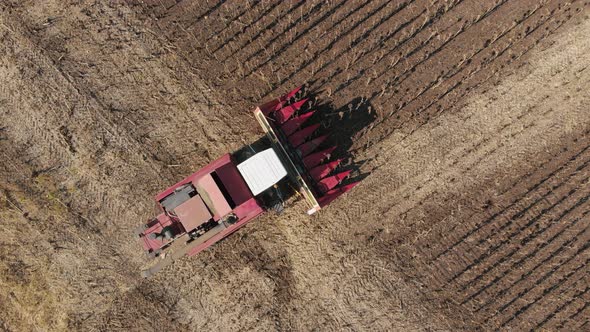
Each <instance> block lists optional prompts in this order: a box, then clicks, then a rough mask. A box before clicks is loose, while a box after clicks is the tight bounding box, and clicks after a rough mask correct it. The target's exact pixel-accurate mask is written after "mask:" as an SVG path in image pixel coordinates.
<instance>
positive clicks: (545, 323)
mask: <svg viewBox="0 0 590 332" xmlns="http://www.w3.org/2000/svg"><path fill="white" fill-rule="evenodd" d="M589 5H590V4H589V3H588V2H585V1H569V0H567V1H566V0H521V1H513V0H495V1H475V0H471V1H468V0H454V1H436V0H433V1H421V0H407V1H392V2H389V1H382V0H381V1H379V0H377V1H371V2H362V1H356V0H348V1H347V0H342V1H319V0H318V1H308V2H287V1H285V2H282V1H267V0H261V1H254V0H250V1H220V2H217V1H215V0H211V1H189V0H184V1H173V0H161V1H131V0H130V1H110V2H107V1H98V0H97V1H85V0H79V1H74V0H70V1H57V0H50V1H33V0H28V1H20V0H19V1H17V0H9V1H3V2H1V3H0V39H1V44H0V151H1V160H2V161H1V162H0V174H1V177H0V190H1V191H2V194H1V195H0V230H1V231H2V236H0V257H1V260H0V270H1V273H0V290H1V291H0V327H1V328H2V329H5V330H8V331H34V330H68V331H69V330H84V331H86V330H99V331H102V330H142V331H145V330H162V329H168V330H304V331H306V330H426V331H432V330H449V331H456V330H474V329H483V330H495V329H509V328H512V329H514V330H531V329H532V330H559V329H562V330H565V331H577V330H587V329H590V326H589V323H588V321H589V320H590V309H589V308H588V306H589V303H590V294H589V293H588V290H589V287H590V286H589V285H590V282H589V281H590V280H589V275H588V274H589V272H590V268H589V266H588V260H590V251H589V250H588V249H589V247H590V245H589V243H590V231H588V226H590V202H588V198H590V182H589V181H590V180H589V179H590V178H589V177H590V167H589V166H588V165H589V163H590V135H589V133H590V116H589V115H590V113H589V112H590V110H589V109H590V95H589V94H588V91H589V90H590V69H588V68H589V66H590V38H588V36H590V18H589V15H590V8H589V7H590V6H589ZM304 82H308V83H310V84H311V86H312V87H313V88H315V89H317V90H318V91H320V92H321V95H322V96H323V97H325V98H326V99H329V100H330V101H332V102H333V103H334V105H335V107H337V108H341V109H342V110H349V109H350V110H351V112H355V111H357V112H360V111H361V110H362V111H365V110H367V109H370V110H371V112H373V114H376V120H375V121H374V122H373V123H371V125H370V126H368V127H367V128H365V129H364V130H363V131H361V132H359V133H358V134H357V135H355V137H354V143H353V144H352V145H351V146H350V147H349V152H350V153H352V155H353V156H354V162H355V163H357V164H358V165H361V171H362V172H364V173H367V174H368V176H367V177H366V178H365V179H364V180H363V181H362V183H361V184H360V185H359V186H357V187H356V188H355V189H354V190H353V191H352V192H350V193H349V194H347V195H346V196H345V197H344V198H342V199H339V200H338V201H336V202H335V203H333V204H332V205H331V206H330V207H329V208H327V209H326V210H324V211H322V212H321V213H320V214H319V215H317V216H314V217H312V218H309V217H307V216H306V215H305V214H304V210H305V206H304V205H303V204H302V203H301V202H299V203H295V204H294V205H293V206H291V207H290V208H289V209H287V211H286V213H285V214H283V215H281V216H280V217H276V216H274V215H266V216H263V217H261V218H259V219H257V220H256V221H254V222H252V223H250V224H249V225H247V226H246V227H245V228H244V229H242V230H240V231H239V232H238V233H236V234H235V235H233V236H231V237H230V238H228V239H227V240H226V241H223V242H222V243H220V244H219V245H216V246H215V247H213V248H211V249H209V250H207V251H205V252H204V253H202V254H200V255H198V256H197V257H193V258H190V259H185V260H182V261H181V262H179V263H177V264H175V265H174V266H172V267H171V268H169V269H167V270H166V271H165V272H164V273H161V274H160V275H159V276H157V278H155V279H152V280H148V281H146V280H142V279H140V278H139V274H138V270H139V267H140V266H141V265H142V264H144V263H145V261H146V258H145V257H144V255H143V254H142V252H141V251H140V248H139V246H138V245H137V243H135V241H134V239H133V235H132V234H133V232H132V230H133V229H134V228H135V227H136V226H137V225H138V224H140V223H141V222H143V221H144V220H146V219H147V218H148V217H149V216H151V214H152V212H153V202H152V201H151V197H152V196H153V195H154V194H155V193H156V192H157V191H158V190H160V189H162V188H165V187H166V186H167V185H170V184H172V183H174V182H176V181H177V180H178V179H181V178H182V177H183V176H185V175H187V174H189V173H190V172H191V171H194V170H196V169H198V168H199V167H201V166H203V165H205V164H206V163H208V162H209V161H210V160H212V159H214V158H216V157H218V156H220V155H221V154H223V153H225V152H227V151H232V150H234V149H236V148H239V147H240V146H241V145H242V144H244V143H246V142H249V141H253V140H255V139H256V138H257V137H258V136H259V135H260V131H259V129H258V126H257V125H256V123H255V121H254V120H253V118H252V117H251V116H250V114H249V111H250V110H251V109H252V107H253V106H254V105H256V104H257V103H258V102H259V101H262V100H264V99H265V98H271V97H273V96H276V95H278V94H280V93H282V92H284V91H287V90H289V89H290V88H293V87H294V86H297V85H299V84H301V83H304ZM349 105H350V108H349ZM361 106H362V107H361ZM345 113H346V112H345Z"/></svg>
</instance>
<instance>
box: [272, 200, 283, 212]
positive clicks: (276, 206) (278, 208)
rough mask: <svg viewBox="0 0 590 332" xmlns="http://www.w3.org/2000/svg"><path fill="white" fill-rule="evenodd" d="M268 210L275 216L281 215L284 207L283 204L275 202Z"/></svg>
mask: <svg viewBox="0 0 590 332" xmlns="http://www.w3.org/2000/svg"><path fill="white" fill-rule="evenodd" d="M270 209H271V210H273V211H274V212H275V213H276V214H281V213H283V211H284V210H285V205H284V204H283V202H276V203H275V204H273V205H272V206H271V207H270Z"/></svg>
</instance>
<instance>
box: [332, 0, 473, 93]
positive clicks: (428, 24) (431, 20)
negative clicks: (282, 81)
mask: <svg viewBox="0 0 590 332" xmlns="http://www.w3.org/2000/svg"><path fill="white" fill-rule="evenodd" d="M462 2H463V0H458V1H455V2H453V3H451V4H450V5H449V6H445V7H444V8H439V10H437V11H436V12H435V14H434V16H431V17H429V18H428V20H426V21H425V22H424V23H422V25H421V26H420V27H419V28H418V29H416V30H415V31H414V32H412V33H411V34H409V35H408V36H406V37H404V38H403V39H402V40H401V41H399V42H397V43H396V44H395V45H394V46H393V47H392V48H391V49H389V50H388V51H387V53H385V54H383V55H382V56H381V57H380V59H379V60H378V61H376V62H374V63H373V64H372V65H370V66H368V67H363V68H362V69H361V70H360V71H359V72H358V73H357V74H356V75H355V76H353V77H352V78H350V79H349V80H347V81H346V82H344V83H341V84H340V85H339V86H338V88H336V90H334V93H338V92H340V91H341V90H343V89H345V88H346V87H348V86H350V85H351V84H352V83H354V82H355V81H357V80H359V79H360V78H362V77H363V76H364V74H365V73H366V72H367V71H368V70H370V69H371V68H373V67H374V66H376V65H377V64H379V63H381V62H382V61H383V60H385V59H386V58H387V57H388V56H390V55H391V54H392V53H393V52H395V51H396V50H397V49H399V48H400V47H401V46H403V45H405V44H406V43H407V42H408V41H410V40H413V38H415V37H416V36H417V35H418V34H419V33H420V32H422V31H425V30H426V29H428V28H430V27H431V26H432V25H434V24H435V23H436V22H437V21H438V20H439V19H440V18H441V17H444V15H445V14H446V13H448V12H449V11H450V10H451V9H453V8H455V7H457V6H458V5H459V4H460V3H462ZM422 13H424V12H422ZM422 13H421V14H422ZM417 18H418V17H414V18H412V19H410V20H409V21H407V22H405V23H404V24H402V25H400V26H399V27H398V28H396V29H395V31H394V32H393V33H390V34H388V35H387V36H386V37H385V38H384V39H383V40H382V41H379V42H378V43H377V44H375V45H374V47H377V46H379V44H380V43H383V42H386V41H388V40H389V39H391V38H392V37H393V36H394V35H395V34H396V33H398V32H399V31H400V30H402V29H403V28H405V27H406V26H408V25H409V24H411V23H413V22H414V20H416V19H417ZM432 38H434V34H431V35H430V36H429V37H428V38H427V39H426V40H424V41H422V42H421V43H420V44H419V45H418V46H416V47H415V48H413V49H412V50H410V51H408V53H406V54H404V55H403V56H402V57H401V58H403V59H407V58H409V57H410V56H412V55H413V54H414V53H416V52H418V51H419V50H421V49H422V48H423V47H424V46H425V45H427V44H428V42H430V40H432ZM369 52H371V51H369ZM367 53H368V52H367ZM396 64H397V63H396ZM394 67H395V65H393V67H391V68H389V69H393V68H394ZM388 72H389V71H388V70H384V71H382V72H381V73H380V74H378V75H377V76H376V77H374V78H373V80H377V79H379V78H381V77H382V76H383V75H385V74H386V73H388Z"/></svg>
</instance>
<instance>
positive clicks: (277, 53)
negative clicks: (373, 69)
mask: <svg viewBox="0 0 590 332" xmlns="http://www.w3.org/2000/svg"><path fill="white" fill-rule="evenodd" d="M347 1H348V0H343V1H342V2H340V3H338V4H337V5H336V6H334V7H332V8H331V9H330V10H328V11H326V12H325V13H324V14H323V15H322V16H321V17H320V18H318V19H317V20H315V21H314V22H312V23H311V24H310V25H309V26H308V27H307V28H305V29H303V30H302V31H301V32H299V33H297V34H296V35H295V37H294V38H293V39H292V40H291V41H290V42H288V43H287V44H285V45H283V46H282V47H281V48H280V49H278V50H276V51H274V52H273V53H272V55H271V56H270V57H269V58H268V59H266V60H265V61H263V62H262V63H260V64H258V65H256V66H255V67H253V68H252V69H250V71H249V72H248V74H247V76H248V75H251V74H252V73H254V72H256V71H257V70H258V69H260V68H262V67H263V66H265V65H267V64H268V63H270V62H272V61H274V60H275V59H276V58H278V57H279V56H280V55H281V54H283V53H284V52H285V51H286V50H287V49H288V48H289V47H291V46H293V45H295V43H296V42H297V41H298V40H299V39H300V38H301V37H303V36H306V35H307V34H308V33H309V32H310V31H311V30H312V29H313V28H316V27H317V26H318V24H320V23H323V22H324V20H325V19H326V18H328V17H330V16H331V15H333V14H334V13H335V12H336V11H337V10H338V9H340V8H342V6H344V5H345V4H346V3H347ZM366 4H368V2H365V3H364V4H363V6H364V5H366ZM349 14H350V13H349ZM332 27H334V25H332ZM328 30H329V29H328ZM326 32H327V31H324V34H325V33H326ZM269 46H270V45H269ZM267 47H268V46H267Z"/></svg>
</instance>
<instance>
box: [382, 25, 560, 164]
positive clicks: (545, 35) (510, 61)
mask: <svg viewBox="0 0 590 332" xmlns="http://www.w3.org/2000/svg"><path fill="white" fill-rule="evenodd" d="M566 21H567V20H564V21H561V22H560V23H559V25H558V26H557V27H555V29H553V30H551V31H549V32H547V33H545V34H544V35H543V36H542V37H541V38H540V39H538V40H536V41H535V43H533V44H532V45H531V46H530V47H529V48H527V49H526V50H525V51H523V52H522V53H521V54H520V55H518V56H513V57H512V58H511V59H509V60H508V61H507V62H506V63H507V64H509V63H512V62H513V61H516V60H518V59H519V58H520V57H521V56H523V55H524V54H526V53H527V52H528V51H530V50H531V49H532V48H533V47H534V45H535V44H537V43H538V42H539V41H540V40H542V39H543V38H545V37H547V36H548V35H550V34H551V33H552V32H553V31H555V30H556V29H559V27H561V26H562V25H563V24H565V22H566ZM494 59H497V57H495V58H494ZM492 76H493V74H492V75H490V76H489V77H487V78H486V80H485V81H487V80H488V79H489V78H491V77H492ZM481 83H483V82H481ZM481 83H480V84H481ZM478 85H479V84H478ZM478 85H476V86H478ZM457 87H458V86H457V85H455V86H453V87H452V88H453V89H455V88H457ZM472 88H473V87H472ZM471 90H472V89H471ZM466 93H467V92H464V93H463V94H462V96H463V95H465V94H466ZM448 94H449V93H443V95H444V96H447V95H448ZM440 100H442V98H437V99H436V102H439V101H440ZM433 104H434V103H430V104H429V105H428V107H431V106H432V105H433ZM403 106H406V103H403V105H402V107H403ZM426 108H427V107H421V109H420V110H418V111H417V113H421V112H422V111H424V110H426ZM398 109H399V108H398ZM392 113H393V112H392ZM386 120H388V118H383V119H382V120H381V121H379V122H378V123H377V124H376V125H379V124H382V123H384V122H385V121H386ZM405 123H407V121H404V122H402V123H400V124H399V125H398V126H395V127H392V128H391V129H390V130H388V131H387V132H386V133H385V134H384V135H382V136H381V137H380V139H379V141H383V140H384V139H386V138H387V137H389V136H390V135H391V134H392V133H393V132H395V130H396V129H399V128H401V126H403V125H404V124H405ZM423 124H424V123H422V124H421V125H423ZM421 125H420V126H421ZM407 136H409V135H406V137H407ZM402 140H403V139H402ZM387 160H388V159H386V160H385V162H387Z"/></svg>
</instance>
